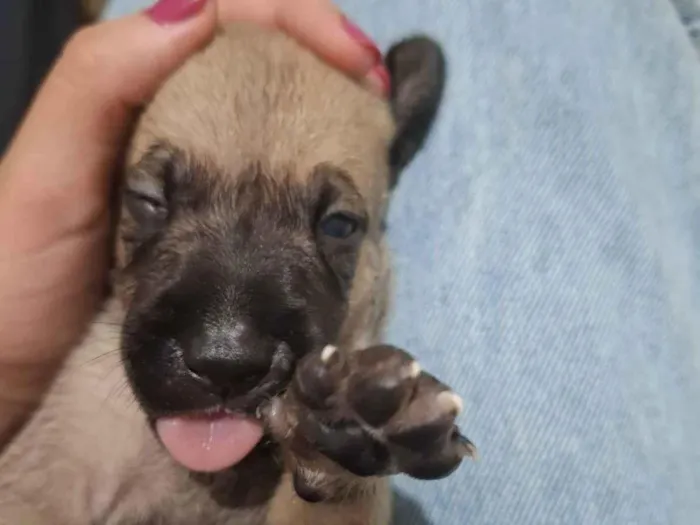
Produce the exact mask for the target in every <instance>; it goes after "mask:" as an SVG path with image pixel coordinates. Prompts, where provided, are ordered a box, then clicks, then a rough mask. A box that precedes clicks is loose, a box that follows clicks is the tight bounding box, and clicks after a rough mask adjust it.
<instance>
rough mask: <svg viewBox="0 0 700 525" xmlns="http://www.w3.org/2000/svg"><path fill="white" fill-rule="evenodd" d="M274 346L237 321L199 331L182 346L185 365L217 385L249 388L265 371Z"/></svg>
mask: <svg viewBox="0 0 700 525" xmlns="http://www.w3.org/2000/svg"><path fill="white" fill-rule="evenodd" d="M273 351H274V345H273V344H271V342H270V341H268V340H266V338H265V337H262V336H260V334H258V333H257V331H256V330H255V329H254V328H253V327H252V326H251V324H250V323H248V322H245V321H237V322H234V323H231V324H228V323H227V325H226V326H216V327H212V328H208V329H205V330H203V331H202V333H200V334H199V335H198V336H196V337H194V338H192V340H191V342H190V344H187V345H185V348H184V356H183V357H184V360H185V364H186V365H187V367H188V368H189V369H190V370H191V371H192V372H194V373H195V374H197V375H198V376H200V377H203V378H205V379H207V380H209V381H210V382H211V383H212V384H214V385H215V386H218V387H225V388H229V387H230V388H233V389H234V390H235V389H236V387H242V388H250V387H252V386H254V385H255V384H257V382H258V381H259V380H260V379H261V378H262V377H263V376H264V375H265V374H266V373H267V372H268V370H269V369H270V365H271V363H272V354H273Z"/></svg>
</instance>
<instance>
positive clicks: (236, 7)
mask: <svg viewBox="0 0 700 525" xmlns="http://www.w3.org/2000/svg"><path fill="white" fill-rule="evenodd" d="M219 14H220V18H221V20H222V21H224V22H226V21H234V20H247V21H252V22H256V23H259V24H263V25H267V26H273V27H278V28H280V29H282V30H284V31H285V32H287V33H289V34H290V35H291V36H292V37H294V38H295V39H297V40H298V41H299V42H300V43H302V44H303V45H305V46H306V47H308V48H310V49H311V50H313V51H314V52H315V53H316V54H318V55H319V56H321V58H323V59H325V60H326V61H328V62H329V63H330V64H332V65H333V66H335V67H338V68H340V69H342V70H343V71H346V72H347V73H349V74H350V75H351V76H353V77H354V78H357V79H367V81H368V83H369V84H370V85H371V87H373V88H375V89H376V90H378V91H379V92H380V93H386V91H388V75H387V74H386V70H385V69H384V67H383V66H382V63H381V58H382V57H381V52H380V51H379V49H378V48H377V46H376V44H375V43H374V42H373V41H372V40H371V39H370V38H369V37H368V36H367V35H366V34H365V33H364V32H362V31H361V30H360V29H359V28H358V27H357V26H356V25H355V24H354V23H352V22H351V21H350V20H348V19H347V18H346V17H345V16H344V15H343V14H342V13H341V12H340V11H339V10H338V9H337V8H336V7H335V6H334V5H333V4H332V3H331V2H330V1H329V0H297V1H294V2H291V1H289V0H271V1H268V2H261V1H260V0H219Z"/></svg>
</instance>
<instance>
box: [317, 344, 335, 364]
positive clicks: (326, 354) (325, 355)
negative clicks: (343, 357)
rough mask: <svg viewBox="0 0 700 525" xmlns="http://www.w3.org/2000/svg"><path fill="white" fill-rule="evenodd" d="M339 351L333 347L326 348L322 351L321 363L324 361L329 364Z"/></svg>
mask: <svg viewBox="0 0 700 525" xmlns="http://www.w3.org/2000/svg"><path fill="white" fill-rule="evenodd" d="M337 351H338V349H337V348H336V347H335V346H333V345H328V346H326V347H325V348H324V349H323V350H322V351H321V361H323V362H324V363H328V361H330V359H331V357H333V354H335V353H336V352H337Z"/></svg>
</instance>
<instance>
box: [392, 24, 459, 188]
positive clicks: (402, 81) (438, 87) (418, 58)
mask: <svg viewBox="0 0 700 525" xmlns="http://www.w3.org/2000/svg"><path fill="white" fill-rule="evenodd" d="M385 63H386V66H387V68H388V70H389V74H390V76H391V94H390V99H389V101H390V104H391V108H392V112H393V114H394V119H395V121H396V136H395V137H394V141H393V144H392V146H391V150H390V157H389V163H390V166H391V169H392V174H393V175H392V181H391V183H392V186H393V185H394V184H395V183H396V180H397V178H398V175H399V173H400V172H401V171H402V170H403V169H404V168H405V167H406V166H407V165H408V164H409V163H410V162H411V160H412V159H413V157H414V156H415V155H416V153H418V151H419V150H420V149H421V147H422V146H423V143H424V142H425V139H426V138H427V136H428V133H429V132H430V129H431V126H432V124H433V121H434V120H435V115H436V113H437V110H438V107H439V106H440V102H441V101H442V93H443V88H444V85H445V57H444V55H443V52H442V50H441V49H440V46H439V45H438V44H437V43H436V42H434V41H433V40H431V39H430V38H428V37H424V36H415V37H411V38H408V39H406V40H402V41H401V42H398V43H397V44H395V45H393V46H392V47H391V48H390V49H389V52H388V53H387V55H386V57H385Z"/></svg>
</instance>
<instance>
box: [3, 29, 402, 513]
mask: <svg viewBox="0 0 700 525" xmlns="http://www.w3.org/2000/svg"><path fill="white" fill-rule="evenodd" d="M392 133H393V123H392V119H391V117H390V114H389V111H388V108H387V106H386V104H385V103H384V102H382V101H380V100H379V99H378V98H376V97H375V96H373V95H371V94H370V93H368V92H366V91H365V90H363V89H362V88H360V87H359V86H358V85H356V84H355V83H353V82H352V81H350V80H349V79H348V78H346V77H345V76H343V75H342V74H341V73H339V72H337V71H334V70H332V69H331V68H329V67H327V66H325V65H324V64H322V63H321V61H320V60H318V59H317V58H315V57H314V56H312V55H311V54H310V53H308V52H305V51H302V50H301V49H300V48H299V47H298V46H297V45H296V44H295V43H293V42H292V41H291V40H290V39H288V38H286V37H284V36H281V35H278V34H272V33H269V32H266V31H262V30H259V29H255V28H252V27H249V26H236V27H235V28H231V29H229V30H228V31H227V32H226V33H225V34H223V35H221V36H220V37H219V38H218V39H217V40H216V41H215V42H214V43H213V45H211V46H210V47H209V48H208V49H207V50H205V51H204V52H203V53H202V54H200V55H199V56H197V57H196V58H194V59H193V60H191V61H190V62H189V63H188V64H187V65H186V66H185V67H184V68H183V69H182V70H181V71H180V72H178V73H177V74H176V75H175V76H174V77H173V78H172V79H171V80H170V81H169V82H168V83H167V84H166V85H165V87H164V88H163V89H162V91H161V92H160V93H159V95H158V96H157V97H156V98H155V100H154V101H153V103H152V104H151V105H150V107H149V108H148V110H147V111H146V113H145V114H144V116H143V118H142V119H141V121H140V123H139V125H138V127H137V129H136V133H135V137H134V141H133V147H132V149H131V150H130V152H129V155H128V162H129V163H130V164H131V163H134V162H136V161H137V160H138V159H139V158H140V156H141V155H142V154H143V152H144V151H145V149H146V148H147V147H148V146H149V145H150V144H151V143H152V142H153V141H157V140H167V141H169V142H170V143H172V144H173V145H175V146H177V147H179V148H180V149H182V150H183V151H185V152H186V153H187V154H188V155H191V156H192V157H193V158H197V159H207V161H208V162H211V163H212V165H213V166H215V167H216V168H217V169H215V170H212V171H211V173H218V174H222V173H223V174H237V173H240V172H241V171H242V170H243V169H245V167H246V166H248V165H250V164H251V163H261V165H263V168H264V171H265V173H269V174H272V175H273V176H275V174H279V176H282V174H293V176H294V177H296V178H297V180H298V181H299V182H301V183H304V182H305V180H306V178H308V177H309V175H310V173H311V172H312V170H313V168H314V167H315V166H316V165H318V164H319V163H323V162H329V161H332V163H333V164H334V165H336V166H340V167H341V168H344V169H345V170H346V171H347V173H349V174H351V176H352V178H353V181H354V182H355V184H356V185H357V187H358V189H359V191H360V193H361V194H362V196H363V197H364V199H365V201H366V204H367V206H368V207H369V210H368V211H369V214H370V232H369V242H366V243H365V246H364V247H363V250H362V253H361V257H360V262H359V264H358V270H357V274H356V278H355V281H354V283H353V289H352V295H351V300H350V308H349V315H348V318H347V322H346V324H345V328H344V330H343V335H342V338H341V344H342V345H344V346H346V347H348V348H358V347H365V346H367V345H369V344H372V343H375V342H377V340H378V338H379V336H380V333H381V328H382V324H383V319H384V315H385V311H386V308H387V300H388V288H389V263H388V257H387V253H386V249H385V248H384V246H383V244H382V240H381V234H380V229H379V218H380V217H381V216H382V215H383V213H384V210H385V206H386V199H387V191H388V189H387V180H388V172H387V166H386V158H385V157H386V151H387V148H388V146H389V141H390V139H391V137H392ZM231 176H233V175H231ZM123 316H124V303H123V302H122V301H120V300H119V299H112V300H110V302H109V303H108V304H107V305H106V308H105V311H104V312H103V313H102V314H101V315H100V316H99V317H98V318H97V319H96V321H95V322H94V324H93V326H92V328H91V331H90V333H89V334H88V336H87V337H86V339H85V341H84V342H83V343H82V344H81V345H80V346H79V347H78V348H77V349H76V351H75V352H74V353H73V355H72V356H71V358H70V360H69V361H68V363H67V364H66V366H65V369H64V370H63V372H62V374H61V375H60V377H59V379H58V381H57V382H56V384H55V385H54V387H53V389H52V390H51V392H50V394H49V395H48V397H47V398H46V401H45V403H44V404H43V406H42V407H41V409H40V410H39V411H38V412H37V414H36V415H35V417H34V418H33V420H32V421H31V422H30V423H29V424H28V426H27V427H26V428H25V429H24V430H23V431H22V433H21V434H20V435H19V436H18V438H17V439H16V440H15V441H14V442H13V444H11V446H10V447H9V449H8V450H7V451H6V452H5V453H4V454H3V455H2V456H0V523H2V524H3V525H25V524H26V525H43V524H52V525H61V524H66V525H69V524H70V525H79V524H86V525H87V524H92V523H99V524H106V525H107V524H109V525H111V524H128V523H167V524H183V525H184V524H188V525H189V524H198V525H206V524H234V525H307V524H308V525H311V524H317V523H319V524H324V525H355V524H357V525H360V524H362V525H386V524H387V523H388V521H389V495H388V486H387V484H386V482H385V481H383V480H376V479H370V480H359V479H354V480H350V481H351V485H353V486H354V487H355V490H354V492H353V494H354V496H353V497H352V498H349V499H348V501H347V502H342V501H340V502H335V503H327V504H309V503H305V502H303V501H302V500H300V499H299V498H298V497H297V496H296V495H295V494H294V491H293V489H292V488H291V485H290V482H289V477H288V476H285V477H284V478H283V481H282V482H281V484H280V486H279V487H278V489H277V491H276V493H275V496H274V498H273V499H272V501H271V502H270V503H269V504H268V505H258V506H253V507H249V508H241V509H234V510H231V509H226V508H223V507H221V506H219V505H218V504H217V503H216V502H214V501H213V500H212V498H211V497H210V496H209V494H208V492H207V491H206V490H205V489H203V488H202V487H201V486H199V485H197V484H194V483H193V482H192V481H191V480H190V479H189V477H188V475H187V473H186V472H185V471H184V470H183V469H182V468H180V467H179V466H177V465H176V464H175V463H174V462H173V461H172V460H171V459H170V457H169V456H168V455H167V453H166V452H165V451H164V450H163V449H162V448H161V446H160V445H159V444H158V443H157V441H156V439H155V438H154V436H153V434H152V431H151V430H150V429H149V428H148V427H147V425H146V423H145V420H144V418H143V416H142V414H141V412H140V409H139V407H138V406H137V404H136V403H135V401H134V400H133V399H132V397H131V393H130V391H129V388H128V386H127V383H126V378H125V375H124V371H123V368H122V366H121V363H120V355H119V330H120V326H121V323H122V320H123ZM242 482H244V483H248V484H250V483H251V482H252V483H254V482H255V481H254V480H242ZM154 515H156V516H158V519H157V520H155V519H154V518H153V516H154ZM147 518H148V519H151V520H153V521H141V520H144V519H147ZM159 520H160V521H159Z"/></svg>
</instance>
